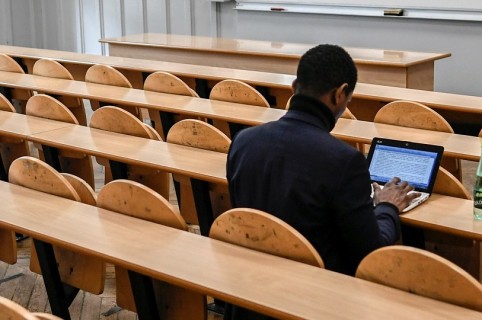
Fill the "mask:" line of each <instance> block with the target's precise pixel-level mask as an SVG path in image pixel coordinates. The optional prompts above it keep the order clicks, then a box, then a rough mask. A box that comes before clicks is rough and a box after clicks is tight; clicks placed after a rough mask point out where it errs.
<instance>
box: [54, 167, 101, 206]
mask: <svg viewBox="0 0 482 320" xmlns="http://www.w3.org/2000/svg"><path fill="white" fill-rule="evenodd" d="M61 175H62V176H63V177H64V178H65V179H66V180H67V181H68V182H69V183H70V185H71V186H72V188H74V190H75V191H76V192H77V194H78V195H79V198H80V202H82V203H85V204H89V205H91V206H96V205H97V195H96V194H95V191H94V189H92V187H91V186H90V185H89V184H88V183H87V182H85V180H83V179H81V178H79V177H77V176H75V175H73V174H70V173H61Z"/></svg>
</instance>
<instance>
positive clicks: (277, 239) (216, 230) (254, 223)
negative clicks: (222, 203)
mask: <svg viewBox="0 0 482 320" xmlns="http://www.w3.org/2000/svg"><path fill="white" fill-rule="evenodd" d="M209 237H211V238H213V239H217V240H221V241H224V242H229V243H232V244H236V245H239V246H243V247H246V248H250V249H253V250H257V251H261V252H265V253H269V254H272V255H275V256H279V257H283V258H287V259H290V260H294V261H298V262H303V263H306V264H309V265H312V266H315V267H320V268H324V264H323V260H322V259H321V257H320V255H319V254H318V252H317V251H316V249H315V248H314V247H313V246H312V245H311V244H310V243H309V242H308V240H306V238H305V237H304V236H303V235H302V234H301V233H299V232H298V231H296V230H295V229H294V228H293V227H292V226H290V225H289V224H287V223H286V222H284V221H283V220H281V219H279V218H277V217H275V216H273V215H271V214H268V213H266V212H263V211H260V210H255V209H250V208H235V209H231V210H228V211H226V212H225V213H223V214H222V215H220V216H219V217H217V218H216V220H215V221H214V223H213V225H212V227H211V231H210V233H209Z"/></svg>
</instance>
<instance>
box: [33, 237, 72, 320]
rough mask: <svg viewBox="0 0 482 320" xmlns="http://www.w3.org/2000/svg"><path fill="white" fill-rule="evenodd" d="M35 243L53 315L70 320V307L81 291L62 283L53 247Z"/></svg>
mask: <svg viewBox="0 0 482 320" xmlns="http://www.w3.org/2000/svg"><path fill="white" fill-rule="evenodd" d="M33 242H34V245H35V249H36V250H37V255H38V260H39V264H40V269H41V270H42V277H43V279H44V283H45V288H46V290H47V296H48V298H49V303H50V308H51V309H52V313H53V314H54V315H56V316H58V317H61V318H62V319H65V320H70V313H69V306H70V304H71V303H72V301H73V300H74V298H75V296H76V295H77V293H78V292H79V289H77V288H74V287H72V286H69V285H67V284H64V283H62V280H61V279H60V274H59V270H58V267H57V262H56V260H55V254H54V248H53V247H52V245H51V244H50V243H46V242H43V241H40V240H36V239H33Z"/></svg>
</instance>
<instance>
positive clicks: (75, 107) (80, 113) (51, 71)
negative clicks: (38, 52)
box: [32, 59, 87, 126]
mask: <svg viewBox="0 0 482 320" xmlns="http://www.w3.org/2000/svg"><path fill="white" fill-rule="evenodd" d="M32 73H33V74H34V75H37V76H42V77H48V78H56V79H65V80H74V77H73V76H72V74H71V73H70V71H69V70H67V68H65V67H64V66H63V65H61V64H60V63H58V62H57V61H55V60H51V59H39V60H37V61H36V62H35V64H34V65H33V72H32ZM55 98H56V99H57V100H59V101H60V102H62V103H63V104H64V105H65V106H67V108H69V110H70V111H72V113H73V114H74V116H75V118H76V119H77V121H78V122H79V124H81V125H83V126H85V125H87V116H86V114H85V108H84V103H83V102H82V99H79V98H76V97H69V96H58V95H56V96H55Z"/></svg>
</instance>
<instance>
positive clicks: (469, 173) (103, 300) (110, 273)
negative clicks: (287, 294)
mask: <svg viewBox="0 0 482 320" xmlns="http://www.w3.org/2000/svg"><path fill="white" fill-rule="evenodd" d="M94 163H95V161H94ZM476 165H477V164H476V163H474V162H470V161H463V164H462V167H463V181H464V185H465V186H466V187H467V188H468V189H469V191H470V192H472V190H473V185H474V180H475V170H476ZM103 175H104V173H103V168H102V167H101V166H99V165H97V164H96V165H95V177H96V191H97V192H98V191H99V190H100V188H101V187H102V185H103ZM170 201H171V203H172V204H174V205H177V201H176V199H175V193H174V190H172V191H171V196H170ZM18 245H19V255H18V262H17V264H15V265H8V264H5V263H3V262H0V296H4V297H7V298H9V299H11V300H13V301H15V302H17V303H19V304H21V305H23V306H25V307H26V308H27V309H29V310H31V311H41V312H50V307H49V304H48V300H47V297H46V293H45V287H44V284H43V281H42V277H41V276H39V275H37V274H34V273H32V272H31V271H29V267H28V265H29V260H30V249H29V248H30V239H26V240H24V241H22V242H20V243H19V244H18ZM70 313H71V317H72V319H73V320H76V319H82V320H92V319H118V320H121V319H137V315H136V314H135V313H133V312H129V311H126V310H122V309H120V308H118V307H117V306H116V304H115V273H114V267H113V266H112V265H108V266H107V277H106V282H105V290H104V293H103V294H101V295H92V294H89V293H85V292H82V291H81V292H79V294H78V295H77V297H76V298H75V300H74V301H73V303H72V305H71V307H70ZM221 318H222V317H221V316H219V315H218V314H215V313H211V312H210V313H209V314H208V319H212V320H218V319H221Z"/></svg>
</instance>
